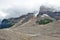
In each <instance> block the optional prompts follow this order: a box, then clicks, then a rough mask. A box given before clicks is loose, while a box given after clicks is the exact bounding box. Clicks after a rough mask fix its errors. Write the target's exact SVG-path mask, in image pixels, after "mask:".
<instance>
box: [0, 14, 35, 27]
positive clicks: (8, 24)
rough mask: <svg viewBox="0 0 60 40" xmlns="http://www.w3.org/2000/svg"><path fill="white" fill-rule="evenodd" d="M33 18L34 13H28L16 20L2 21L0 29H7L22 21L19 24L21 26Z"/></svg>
mask: <svg viewBox="0 0 60 40" xmlns="http://www.w3.org/2000/svg"><path fill="white" fill-rule="evenodd" d="M33 16H34V13H28V14H27V15H22V16H20V17H17V18H9V19H3V20H2V22H1V25H0V28H9V27H11V26H13V25H14V24H16V23H18V22H19V21H21V20H22V22H21V24H23V23H25V22H27V21H29V20H30V19H31V18H32V17H33Z"/></svg>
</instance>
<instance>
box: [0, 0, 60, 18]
mask: <svg viewBox="0 0 60 40" xmlns="http://www.w3.org/2000/svg"><path fill="white" fill-rule="evenodd" d="M42 4H51V5H53V6H54V7H59V6H60V0H0V15H1V17H0V19H1V18H6V17H7V18H9V17H17V16H20V15H23V14H26V13H28V12H33V11H38V10H39V8H40V6H41V5H42ZM49 6H50V5H49Z"/></svg>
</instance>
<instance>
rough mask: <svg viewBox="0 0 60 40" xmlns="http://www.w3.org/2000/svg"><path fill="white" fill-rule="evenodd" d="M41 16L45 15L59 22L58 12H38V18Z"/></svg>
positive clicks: (59, 14) (59, 15)
mask: <svg viewBox="0 0 60 40" xmlns="http://www.w3.org/2000/svg"><path fill="white" fill-rule="evenodd" d="M43 14H47V15H49V16H50V17H52V18H55V19H56V20H60V12H49V11H45V12H39V14H38V16H39V15H43Z"/></svg>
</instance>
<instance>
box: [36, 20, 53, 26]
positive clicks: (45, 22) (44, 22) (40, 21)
mask: <svg viewBox="0 0 60 40" xmlns="http://www.w3.org/2000/svg"><path fill="white" fill-rule="evenodd" d="M50 22H53V20H51V19H42V20H39V21H37V22H36V23H38V24H43V25H44V24H48V23H50Z"/></svg>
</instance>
